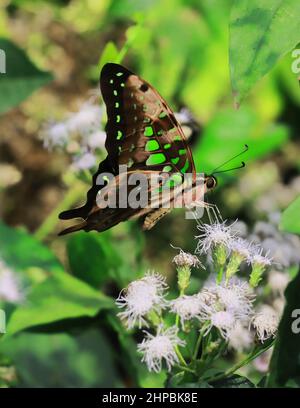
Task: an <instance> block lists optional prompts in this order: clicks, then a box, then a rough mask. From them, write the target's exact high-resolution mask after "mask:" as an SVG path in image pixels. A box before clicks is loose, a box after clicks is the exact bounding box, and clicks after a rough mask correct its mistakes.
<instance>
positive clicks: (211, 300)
mask: <svg viewBox="0 0 300 408" xmlns="http://www.w3.org/2000/svg"><path fill="white" fill-rule="evenodd" d="M198 296H201V302H200V303H201V306H202V307H201V311H200V313H199V317H198V318H199V320H201V321H208V322H209V323H210V326H209V330H210V329H211V327H212V326H215V327H217V328H218V329H219V330H220V332H221V334H222V336H223V337H224V338H226V339H227V338H228V336H229V333H230V331H231V330H233V328H234V327H235V325H236V323H237V322H238V321H240V322H241V323H244V324H246V323H247V324H248V322H249V320H250V318H251V317H252V315H253V306H252V302H253V300H254V294H253V291H252V289H251V288H250V286H249V285H248V283H247V282H244V281H242V280H241V279H238V278H236V277H233V278H232V280H231V281H230V282H229V283H227V284H226V283H225V282H222V283H221V284H217V283H215V282H214V281H210V282H208V283H207V284H206V286H205V287H204V289H202V291H201V292H200V293H199V294H198ZM222 319H223V320H222Z"/></svg>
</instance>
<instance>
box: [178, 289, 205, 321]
mask: <svg viewBox="0 0 300 408" xmlns="http://www.w3.org/2000/svg"><path fill="white" fill-rule="evenodd" d="M201 308H202V304H201V301H200V299H199V297H198V296H197V295H194V296H185V295H184V296H180V297H178V298H177V299H174V300H172V301H171V302H170V310H171V311H172V312H173V313H176V314H177V315H178V316H179V317H180V320H181V324H182V325H183V324H184V322H185V321H186V320H191V319H192V318H194V317H197V316H198V315H199V314H200V312H201Z"/></svg>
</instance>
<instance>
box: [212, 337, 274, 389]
mask: <svg viewBox="0 0 300 408" xmlns="http://www.w3.org/2000/svg"><path fill="white" fill-rule="evenodd" d="M273 344H274V341H272V342H270V344H268V346H267V347H264V348H262V349H261V350H258V351H256V352H255V350H254V351H252V353H250V354H249V355H248V356H247V357H246V358H245V359H244V360H242V361H239V362H238V363H236V364H235V365H234V366H233V367H231V368H229V369H228V370H226V371H225V372H224V373H220V374H218V375H216V376H215V377H212V378H210V379H209V380H208V381H209V382H214V381H217V380H221V379H223V378H225V377H228V376H229V375H231V374H233V373H234V372H235V371H237V370H238V369H239V368H241V367H244V366H245V365H247V364H249V363H250V362H251V361H252V360H254V359H255V358H256V357H258V356H260V355H261V354H262V353H264V352H265V351H267V350H268V349H269V348H270V347H272V346H273Z"/></svg>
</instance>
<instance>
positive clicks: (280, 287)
mask: <svg viewBox="0 0 300 408" xmlns="http://www.w3.org/2000/svg"><path fill="white" fill-rule="evenodd" d="M289 281H290V277H289V275H288V274H287V273H284V272H280V271H276V270H272V271H270V273H269V275H268V284H269V286H270V288H271V290H272V292H273V293H275V294H279V295H280V296H283V293H284V291H285V289H286V287H287V285H288V283H289Z"/></svg>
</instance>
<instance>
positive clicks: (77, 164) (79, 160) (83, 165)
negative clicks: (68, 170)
mask: <svg viewBox="0 0 300 408" xmlns="http://www.w3.org/2000/svg"><path fill="white" fill-rule="evenodd" d="M96 164H97V159H96V156H95V155H94V154H93V153H91V152H84V153H83V154H81V155H79V156H77V157H76V158H75V159H74V161H73V164H72V166H73V168H74V169H75V170H77V171H80V170H87V169H91V168H93V167H95V166H96Z"/></svg>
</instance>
